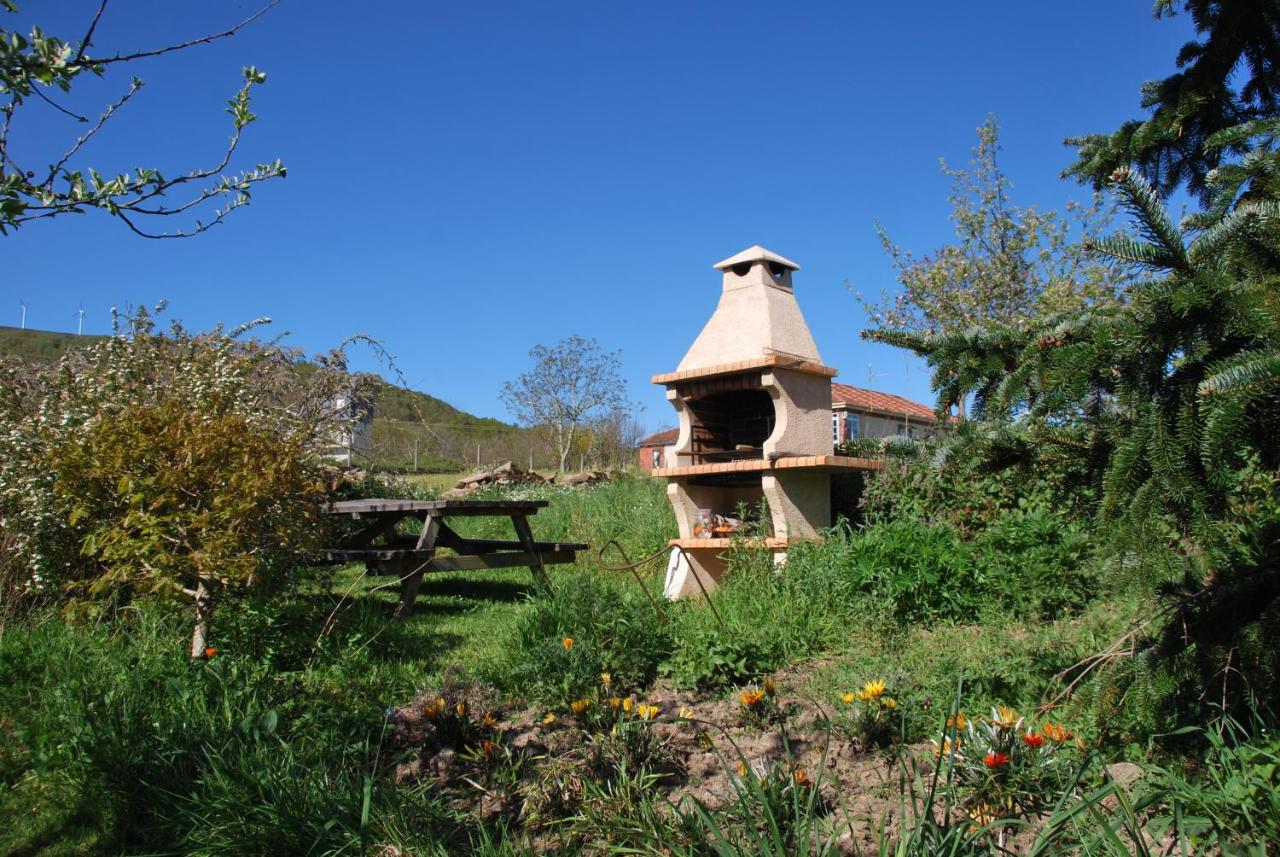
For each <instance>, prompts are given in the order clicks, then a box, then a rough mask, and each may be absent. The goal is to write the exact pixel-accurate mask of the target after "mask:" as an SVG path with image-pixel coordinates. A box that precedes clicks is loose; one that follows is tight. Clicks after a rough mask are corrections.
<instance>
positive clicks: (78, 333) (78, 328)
mask: <svg viewBox="0 0 1280 857" xmlns="http://www.w3.org/2000/svg"><path fill="white" fill-rule="evenodd" d="M76 316H78V318H79V322H78V323H77V324H76V336H83V335H84V304H80V309H78V310H76Z"/></svg>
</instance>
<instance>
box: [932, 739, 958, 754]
mask: <svg viewBox="0 0 1280 857" xmlns="http://www.w3.org/2000/svg"><path fill="white" fill-rule="evenodd" d="M963 744H964V742H963V741H961V740H960V739H959V738H957V739H956V740H955V741H952V740H951V739H950V738H943V739H942V743H941V744H939V743H938V742H936V741H935V742H934V747H933V755H934V757H935V758H941V757H942V756H950V755H952V754H953V753H954V754H955V755H957V756H959V755H960V747H961V746H962V745H963Z"/></svg>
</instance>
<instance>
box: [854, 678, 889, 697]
mask: <svg viewBox="0 0 1280 857" xmlns="http://www.w3.org/2000/svg"><path fill="white" fill-rule="evenodd" d="M882 696H884V682H883V681H869V682H867V683H866V684H864V685H863V686H862V692H861V693H859V694H858V698H859V699H861V700H862V701H863V702H871V701H872V700H873V699H879V698H880V697H882Z"/></svg>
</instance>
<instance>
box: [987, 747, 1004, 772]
mask: <svg viewBox="0 0 1280 857" xmlns="http://www.w3.org/2000/svg"><path fill="white" fill-rule="evenodd" d="M982 764H984V765H986V766H987V767H988V768H992V769H995V768H999V767H1002V766H1004V765H1007V764H1009V754H1008V753H997V752H996V751H995V750H988V751H987V755H985V756H983V757H982Z"/></svg>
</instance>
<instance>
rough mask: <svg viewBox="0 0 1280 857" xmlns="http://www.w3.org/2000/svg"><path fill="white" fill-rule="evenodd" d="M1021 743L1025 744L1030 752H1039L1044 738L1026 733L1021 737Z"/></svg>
mask: <svg viewBox="0 0 1280 857" xmlns="http://www.w3.org/2000/svg"><path fill="white" fill-rule="evenodd" d="M1022 743H1023V744H1026V745H1027V746H1028V747H1030V748H1031V749H1032V750H1039V749H1040V748H1041V747H1043V746H1044V736H1043V735H1037V734H1036V733H1034V732H1028V733H1027V734H1025V735H1023V736H1022Z"/></svg>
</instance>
